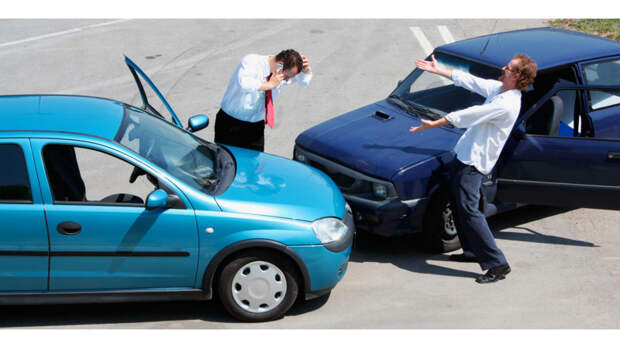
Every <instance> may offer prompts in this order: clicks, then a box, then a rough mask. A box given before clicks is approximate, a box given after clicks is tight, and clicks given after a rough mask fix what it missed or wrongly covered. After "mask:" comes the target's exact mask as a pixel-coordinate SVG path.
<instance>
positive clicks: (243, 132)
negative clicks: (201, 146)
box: [214, 49, 312, 151]
mask: <svg viewBox="0 0 620 348" xmlns="http://www.w3.org/2000/svg"><path fill="white" fill-rule="evenodd" d="M311 79H312V71H311V70H310V62H309V61H308V58H306V57H305V56H302V55H300V54H299V53H298V52H297V51H295V50H292V49H288V50H284V51H282V52H280V53H278V54H277V55H275V56H261V55H257V54H249V55H247V56H245V57H243V59H241V62H240V63H239V65H238V66H237V69H236V70H235V72H234V74H233V75H232V77H231V78H230V82H229V83H228V87H227V89H226V93H225V94H224V97H223V98H222V103H221V109H220V110H219V111H218V113H217V116H216V119H215V139H214V141H215V142H216V143H222V144H228V145H233V146H239V147H244V148H248V149H253V150H257V151H264V149H265V136H264V134H265V123H267V124H268V125H269V126H270V127H271V128H273V125H274V122H275V121H274V112H273V100H275V98H276V97H277V96H278V95H279V94H280V89H281V88H282V86H286V85H290V84H293V83H295V82H297V83H299V84H300V85H302V86H303V87H306V86H308V84H309V83H310V80H311Z"/></svg>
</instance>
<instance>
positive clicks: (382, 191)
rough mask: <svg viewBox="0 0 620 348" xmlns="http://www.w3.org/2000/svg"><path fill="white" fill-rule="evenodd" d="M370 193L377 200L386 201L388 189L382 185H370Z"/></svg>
mask: <svg viewBox="0 0 620 348" xmlns="http://www.w3.org/2000/svg"><path fill="white" fill-rule="evenodd" d="M372 191H373V193H374V194H375V196H376V197H377V198H380V199H386V198H387V195H388V188H387V187H386V186H385V185H383V184H377V183H373V184H372Z"/></svg>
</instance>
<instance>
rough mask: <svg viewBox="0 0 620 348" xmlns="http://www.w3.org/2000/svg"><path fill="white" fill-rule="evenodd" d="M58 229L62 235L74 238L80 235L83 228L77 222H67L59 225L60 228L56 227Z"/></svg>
mask: <svg viewBox="0 0 620 348" xmlns="http://www.w3.org/2000/svg"><path fill="white" fill-rule="evenodd" d="M56 229H57V230H58V232H60V233H62V234H66V235H68V236H73V235H76V234H78V233H80V231H81V230H82V226H80V224H78V223H77V222H73V221H65V222H61V223H59V224H58V226H56Z"/></svg>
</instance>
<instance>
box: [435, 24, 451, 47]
mask: <svg viewBox="0 0 620 348" xmlns="http://www.w3.org/2000/svg"><path fill="white" fill-rule="evenodd" d="M437 29H438V30H439V34H441V37H442V38H443V41H444V42H445V43H447V44H449V43H453V42H454V37H452V33H450V30H448V27H446V26H445V25H438V26H437Z"/></svg>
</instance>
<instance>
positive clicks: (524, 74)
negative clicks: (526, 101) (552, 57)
mask: <svg viewBox="0 0 620 348" xmlns="http://www.w3.org/2000/svg"><path fill="white" fill-rule="evenodd" d="M536 69H537V67H536V62H534V61H533V60H532V59H531V58H530V57H528V56H526V55H524V54H515V56H514V57H513V58H512V60H511V61H510V62H509V63H508V64H506V65H505V66H504V67H503V68H502V76H500V77H499V80H500V81H502V82H503V83H504V90H509V89H514V88H516V89H518V90H521V91H523V90H525V89H526V88H527V86H529V85H530V84H532V82H534V78H535V77H536Z"/></svg>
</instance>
